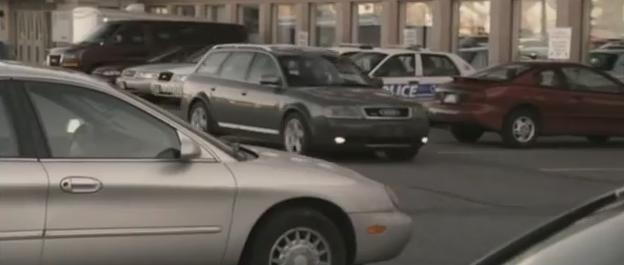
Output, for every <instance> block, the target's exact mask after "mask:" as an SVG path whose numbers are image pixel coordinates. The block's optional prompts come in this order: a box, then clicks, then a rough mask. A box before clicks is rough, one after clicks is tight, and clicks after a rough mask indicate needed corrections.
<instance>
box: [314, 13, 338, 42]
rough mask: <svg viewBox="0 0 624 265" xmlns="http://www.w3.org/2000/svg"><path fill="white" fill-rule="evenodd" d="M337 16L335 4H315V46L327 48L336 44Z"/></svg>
mask: <svg viewBox="0 0 624 265" xmlns="http://www.w3.org/2000/svg"><path fill="white" fill-rule="evenodd" d="M337 23H338V15H337V13H336V4H317V5H315V6H314V27H315V29H314V30H315V32H314V34H315V39H314V44H315V45H316V46H321V47H328V46H333V45H334V44H336V25H337Z"/></svg>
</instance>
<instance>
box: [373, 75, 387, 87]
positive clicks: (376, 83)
mask: <svg viewBox="0 0 624 265" xmlns="http://www.w3.org/2000/svg"><path fill="white" fill-rule="evenodd" d="M371 83H372V84H373V86H375V87H383V86H384V82H383V79H381V78H379V77H373V78H371Z"/></svg>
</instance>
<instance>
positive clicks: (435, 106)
mask: <svg viewBox="0 0 624 265" xmlns="http://www.w3.org/2000/svg"><path fill="white" fill-rule="evenodd" d="M426 107H427V112H428V115H429V120H430V121H431V124H433V125H453V124H468V125H478V126H481V127H483V128H486V129H489V130H495V131H498V130H500V128H502V125H503V124H502V123H503V117H504V114H503V112H502V111H500V110H499V109H498V108H496V107H494V106H491V105H487V104H457V105H454V104H440V103H430V104H427V106H426Z"/></svg>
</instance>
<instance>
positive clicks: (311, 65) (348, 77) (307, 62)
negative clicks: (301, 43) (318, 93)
mask: <svg viewBox="0 0 624 265" xmlns="http://www.w3.org/2000/svg"><path fill="white" fill-rule="evenodd" d="M278 60H279V63H280V66H281V68H282V71H283V72H284V75H285V76H286V80H287V81H288V85H289V86H292V87H321V86H335V87H371V88H372V87H374V85H373V83H372V82H371V80H370V79H368V77H366V76H365V75H364V74H362V72H361V70H360V69H358V67H357V66H355V65H354V64H353V62H351V61H350V60H349V59H346V58H339V57H334V56H320V55H282V56H279V57H278Z"/></svg>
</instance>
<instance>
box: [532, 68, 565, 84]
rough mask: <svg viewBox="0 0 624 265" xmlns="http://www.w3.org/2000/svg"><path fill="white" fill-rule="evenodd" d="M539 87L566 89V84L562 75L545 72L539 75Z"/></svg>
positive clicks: (552, 71)
mask: <svg viewBox="0 0 624 265" xmlns="http://www.w3.org/2000/svg"><path fill="white" fill-rule="evenodd" d="M537 78H538V80H537V82H538V85H540V86H544V87H552V88H562V87H564V85H565V84H564V82H563V80H562V79H561V75H560V74H559V73H558V72H556V71H555V70H544V71H541V72H540V73H539V74H538V77H537Z"/></svg>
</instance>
